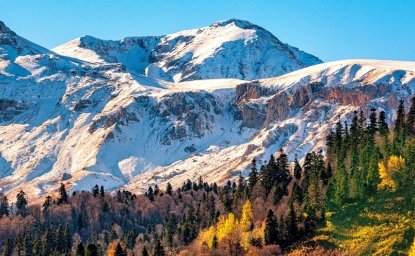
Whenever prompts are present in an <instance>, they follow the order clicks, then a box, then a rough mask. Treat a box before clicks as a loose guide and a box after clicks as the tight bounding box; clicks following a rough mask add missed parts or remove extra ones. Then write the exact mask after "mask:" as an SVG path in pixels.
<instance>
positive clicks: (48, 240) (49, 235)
mask: <svg viewBox="0 0 415 256" xmlns="http://www.w3.org/2000/svg"><path fill="white" fill-rule="evenodd" d="M54 241H55V235H54V232H53V230H52V229H51V227H47V228H46V231H45V234H44V235H43V239H42V256H49V255H51V254H52V252H53V251H54V249H55V243H54Z"/></svg>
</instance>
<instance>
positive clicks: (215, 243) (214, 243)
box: [212, 234, 219, 249]
mask: <svg viewBox="0 0 415 256" xmlns="http://www.w3.org/2000/svg"><path fill="white" fill-rule="evenodd" d="M218 244H219V242H218V237H217V236H216V234H215V235H214V236H213V239H212V248H214V249H216V248H218Z"/></svg>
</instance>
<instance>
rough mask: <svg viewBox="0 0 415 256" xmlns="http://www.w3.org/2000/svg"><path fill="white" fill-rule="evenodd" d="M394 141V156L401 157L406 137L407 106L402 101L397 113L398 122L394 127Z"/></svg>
mask: <svg viewBox="0 0 415 256" xmlns="http://www.w3.org/2000/svg"><path fill="white" fill-rule="evenodd" d="M393 131H394V139H393V154H395V155H400V154H401V149H402V147H403V143H404V141H405V137H406V129H405V106H404V102H403V100H402V99H401V100H400V101H399V106H398V109H397V111H396V120H395V127H394V130H393Z"/></svg>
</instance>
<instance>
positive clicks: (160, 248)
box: [154, 240, 166, 256]
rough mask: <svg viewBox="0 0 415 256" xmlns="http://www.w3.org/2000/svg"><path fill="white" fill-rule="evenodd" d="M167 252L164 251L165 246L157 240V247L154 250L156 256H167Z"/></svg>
mask: <svg viewBox="0 0 415 256" xmlns="http://www.w3.org/2000/svg"><path fill="white" fill-rule="evenodd" d="M165 255H166V252H165V251H164V248H163V245H162V244H161V242H160V240H157V243H156V247H155V248H154V256H165Z"/></svg>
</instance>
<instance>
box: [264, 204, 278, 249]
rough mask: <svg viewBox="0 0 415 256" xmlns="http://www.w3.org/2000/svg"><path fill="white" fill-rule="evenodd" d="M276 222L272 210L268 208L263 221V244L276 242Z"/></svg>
mask: <svg viewBox="0 0 415 256" xmlns="http://www.w3.org/2000/svg"><path fill="white" fill-rule="evenodd" d="M277 234H278V223H277V220H276V219H275V216H274V212H273V211H272V210H271V209H269V211H268V214H267V219H266V221H265V230H264V236H265V244H266V245H269V244H276V243H277V242H278V236H277Z"/></svg>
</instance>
